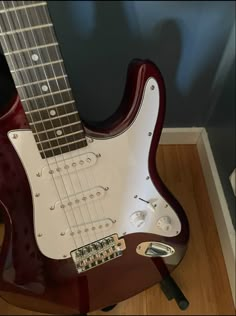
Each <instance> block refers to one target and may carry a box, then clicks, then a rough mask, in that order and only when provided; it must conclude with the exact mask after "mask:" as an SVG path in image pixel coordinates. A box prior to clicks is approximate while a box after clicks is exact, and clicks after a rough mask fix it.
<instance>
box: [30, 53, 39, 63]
mask: <svg viewBox="0 0 236 316" xmlns="http://www.w3.org/2000/svg"><path fill="white" fill-rule="evenodd" d="M31 58H32V60H33V61H38V60H39V56H38V55H37V54H33V55H32V56H31Z"/></svg>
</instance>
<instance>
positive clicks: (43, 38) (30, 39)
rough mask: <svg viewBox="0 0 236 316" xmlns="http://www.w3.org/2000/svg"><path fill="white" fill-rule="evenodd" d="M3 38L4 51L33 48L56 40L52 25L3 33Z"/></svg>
mask: <svg viewBox="0 0 236 316" xmlns="http://www.w3.org/2000/svg"><path fill="white" fill-rule="evenodd" d="M0 18H1V16H0ZM1 35H2V34H1ZM1 38H3V40H2V41H1V44H2V47H3V50H4V52H9V51H15V50H20V49H26V48H31V47H35V46H38V45H44V44H52V43H54V42H55V34H54V31H53V28H52V27H47V28H46V29H43V28H40V29H34V30H29V31H25V32H21V33H16V34H7V35H2V36H1Z"/></svg>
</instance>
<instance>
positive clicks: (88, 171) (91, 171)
mask: <svg viewBox="0 0 236 316" xmlns="http://www.w3.org/2000/svg"><path fill="white" fill-rule="evenodd" d="M34 10H35V8H34ZM43 11H45V14H46V15H47V13H48V10H47V6H44V7H43ZM48 14H49V13H48ZM50 22H51V21H50ZM49 32H51V33H52V32H53V29H52V28H50V29H49ZM52 36H53V37H54V34H52ZM56 54H57V57H58V58H60V56H59V55H58V50H56ZM60 67H61V68H62V64H60ZM64 80H65V78H64ZM65 84H66V87H69V86H68V83H67V81H66V80H65ZM83 150H84V151H85V153H86V155H88V153H89V152H88V151H87V150H86V149H85V148H83ZM87 157H88V156H87ZM81 171H82V172H81V173H85V176H84V177H85V179H86V181H87V185H88V174H90V176H91V178H92V181H90V183H93V184H94V183H96V185H97V181H96V179H95V176H94V172H93V169H91V170H90V169H89V170H87V169H84V170H81ZM97 202H98V203H99V204H100V209H102V214H103V218H104V219H105V211H104V206H103V203H102V201H101V200H98V201H97ZM93 206H94V208H95V209H96V213H97V218H98V219H99V211H98V210H97V205H96V204H94V202H93ZM104 234H105V231H104ZM104 234H103V237H104V236H105V235H104Z"/></svg>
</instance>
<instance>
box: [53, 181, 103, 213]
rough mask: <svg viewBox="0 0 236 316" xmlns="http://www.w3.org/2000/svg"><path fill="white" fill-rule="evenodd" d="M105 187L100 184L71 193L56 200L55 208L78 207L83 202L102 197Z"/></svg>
mask: <svg viewBox="0 0 236 316" xmlns="http://www.w3.org/2000/svg"><path fill="white" fill-rule="evenodd" d="M105 192H106V189H105V188H103V187H102V186H97V187H94V188H92V189H89V190H87V191H83V192H79V193H77V194H75V195H71V196H70V197H69V198H66V199H63V200H62V201H57V202H56V203H55V209H56V210H60V209H65V210H68V211H69V210H71V209H72V208H76V207H80V206H81V205H83V204H87V203H89V202H93V201H96V200H100V199H101V198H103V197H104V195H105Z"/></svg>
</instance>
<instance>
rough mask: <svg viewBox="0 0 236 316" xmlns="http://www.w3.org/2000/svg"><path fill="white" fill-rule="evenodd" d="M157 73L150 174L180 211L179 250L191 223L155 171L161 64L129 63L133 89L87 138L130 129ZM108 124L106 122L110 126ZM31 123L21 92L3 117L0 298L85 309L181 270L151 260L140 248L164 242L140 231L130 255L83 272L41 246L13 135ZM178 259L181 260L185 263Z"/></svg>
mask: <svg viewBox="0 0 236 316" xmlns="http://www.w3.org/2000/svg"><path fill="white" fill-rule="evenodd" d="M149 77H154V78H155V79H156V80H157V82H158V85H159V89H160V101H159V102H160V110H159V116H158V120H157V122H156V128H155V131H154V135H153V138H152V143H151V148H150V153H149V161H148V164H149V171H150V175H151V179H152V181H153V183H154V184H155V187H156V189H157V190H158V191H159V193H160V194H161V195H162V196H163V197H164V198H165V200H166V201H168V203H169V204H170V205H171V206H172V207H173V208H174V210H175V212H176V214H177V215H178V217H179V219H180V221H181V225H182V230H181V233H180V234H179V235H178V236H176V237H173V238H166V240H168V244H170V245H171V246H173V247H174V248H175V250H176V252H178V253H179V262H180V261H181V259H182V258H183V256H184V254H185V251H186V249H187V243H188V239H189V226H188V221H187V218H186V215H185V213H184V211H183V209H182V207H181V206H180V204H179V203H178V202H177V200H176V199H175V198H174V197H173V195H172V194H171V193H170V192H169V191H168V189H167V188H166V187H165V185H164V184H163V182H162V181H161V179H160V177H159V175H158V173H157V170H156V150H157V146H158V142H159V139H160V135H161V130H162V126H163V120H164V113H165V89H164V83H163V79H162V77H161V74H160V73H159V71H158V70H157V68H156V67H155V66H154V65H153V64H152V63H151V62H148V61H145V62H144V61H140V60H135V61H134V62H133V63H132V64H131V65H130V67H129V70H128V77H127V83H126V89H125V93H124V97H123V100H122V102H121V106H120V108H119V110H118V111H117V113H115V114H114V116H113V117H112V118H111V119H110V120H109V121H107V122H104V124H103V127H102V128H99V127H97V128H95V127H92V126H91V125H90V126H89V125H85V128H86V133H87V135H98V136H99V137H104V138H105V137H106V135H111V134H117V132H119V131H122V130H124V129H126V128H127V127H128V126H129V125H130V124H132V121H133V120H134V117H135V115H136V114H137V112H138V111H139V106H140V104H141V98H142V93H143V90H144V86H145V82H146V81H147V79H148V78H149ZM104 126H105V127H104ZM25 128H28V123H27V120H26V116H25V114H24V111H23V108H22V105H21V103H20V101H19V99H18V97H17V96H16V97H15V98H14V100H13V102H12V104H11V105H10V106H9V108H8V110H7V111H6V112H5V113H4V114H2V116H1V118H0V210H1V212H2V215H3V218H4V224H5V234H4V241H3V245H2V248H1V254H0V296H1V297H2V298H3V299H4V300H6V301H7V302H9V303H10V304H14V305H17V306H19V307H22V308H26V309H29V310H34V311H40V312H45V313H56V314H79V313H86V312H88V311H94V310H97V309H100V308H103V307H105V306H108V305H112V304H116V303H118V302H120V301H122V300H125V299H127V298H129V297H131V296H133V295H136V294H137V293H139V292H141V291H143V290H145V289H147V288H149V287H151V286H153V285H154V284H156V283H157V282H160V281H161V280H162V279H163V278H164V277H166V276H167V275H169V274H170V273H171V271H172V270H173V269H174V268H176V265H173V264H166V262H165V260H164V259H163V258H158V257H157V258H147V257H144V256H140V255H138V254H137V252H136V247H137V245H138V244H140V243H141V242H143V241H146V240H153V241H163V240H165V238H164V237H160V236H158V235H153V234H146V233H135V234H130V235H126V236H124V239H125V242H126V247H127V249H128V251H125V252H124V254H123V256H122V257H120V258H119V259H117V260H112V261H111V262H108V263H107V264H104V265H101V266H99V267H97V268H95V269H92V270H89V271H88V272H84V273H81V274H78V273H77V271H76V269H75V267H74V263H73V262H72V259H66V260H52V259H49V258H47V257H45V256H44V255H43V254H42V253H41V252H40V251H39V249H38V247H37V244H36V241H35V235H34V227H33V206H32V197H31V191H30V188H29V183H28V180H27V177H26V174H25V171H24V169H23V167H22V164H21V162H20V160H19V158H18V156H17V154H16V152H15V150H14V148H13V147H12V145H11V143H10V141H9V139H8V137H7V133H8V131H10V130H14V129H25ZM179 262H178V264H179Z"/></svg>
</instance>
